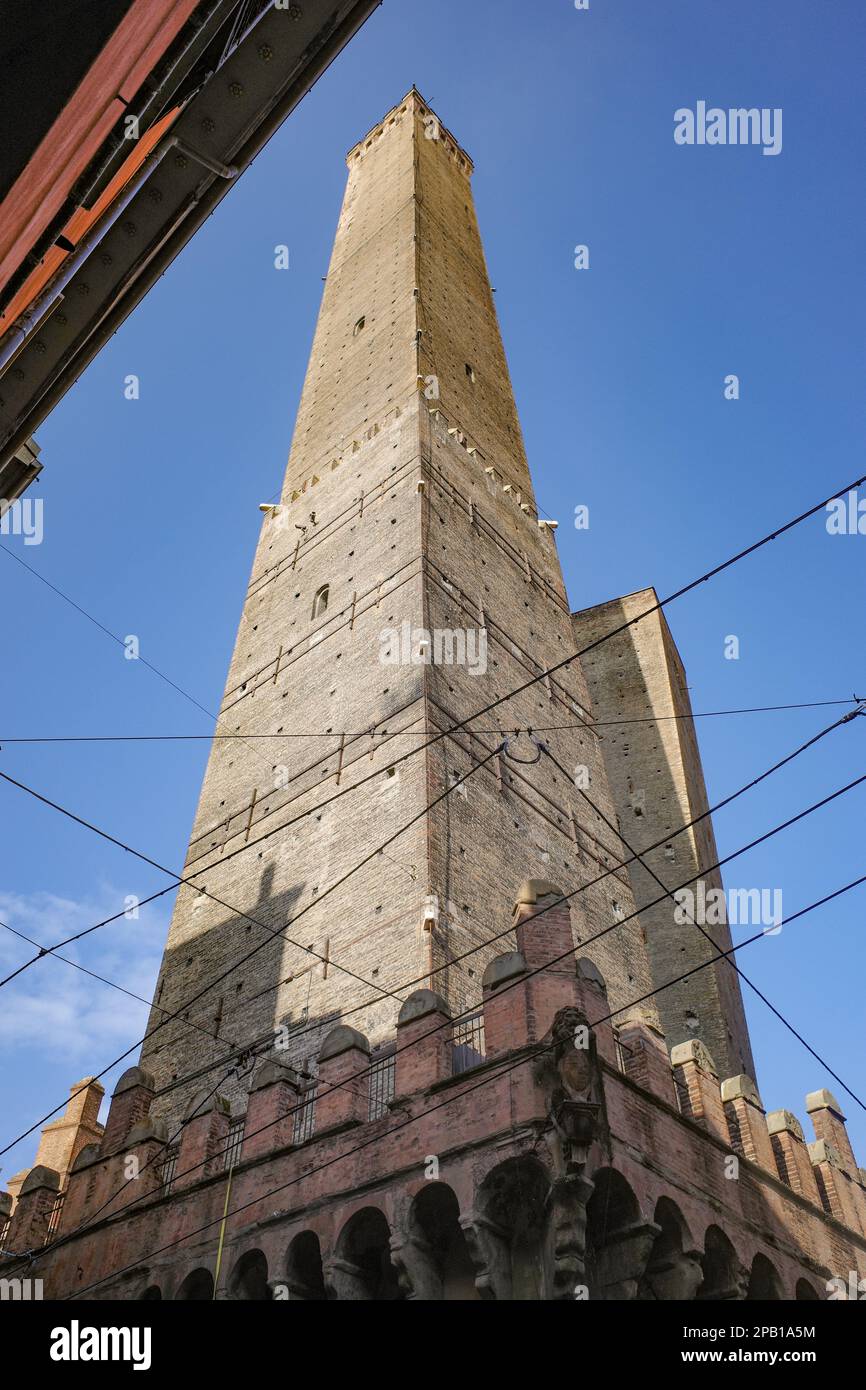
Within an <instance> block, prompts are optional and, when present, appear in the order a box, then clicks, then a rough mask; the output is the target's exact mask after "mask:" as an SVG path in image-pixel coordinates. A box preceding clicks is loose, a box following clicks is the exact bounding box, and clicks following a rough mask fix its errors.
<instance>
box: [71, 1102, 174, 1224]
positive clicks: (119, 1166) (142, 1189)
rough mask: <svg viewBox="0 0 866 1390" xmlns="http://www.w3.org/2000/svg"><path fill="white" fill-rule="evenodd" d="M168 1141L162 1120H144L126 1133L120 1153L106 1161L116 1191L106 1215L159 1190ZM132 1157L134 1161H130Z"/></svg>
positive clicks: (142, 1201)
mask: <svg viewBox="0 0 866 1390" xmlns="http://www.w3.org/2000/svg"><path fill="white" fill-rule="evenodd" d="M167 1141H168V1130H167V1129H166V1126H165V1124H164V1122H163V1121H162V1120H151V1119H147V1120H145V1122H144V1124H141V1125H134V1126H133V1128H132V1129H131V1130H130V1131H129V1134H128V1135H127V1136H126V1143H125V1144H124V1148H123V1153H122V1154H118V1155H117V1160H116V1161H113V1162H112V1163H110V1164H109V1169H110V1170H111V1177H112V1184H113V1190H114V1191H116V1192H117V1193H118V1195H117V1197H115V1199H114V1201H113V1202H112V1203H111V1205H110V1206H108V1207H107V1208H106V1214H107V1215H109V1216H111V1215H113V1214H114V1212H116V1211H119V1210H120V1208H121V1207H124V1206H126V1205H127V1204H128V1203H130V1202H141V1203H144V1201H145V1199H146V1198H147V1197H155V1196H156V1195H157V1194H158V1193H159V1191H160V1190H161V1188H162V1161H163V1158H164V1156H165V1150H166V1145H167ZM133 1158H134V1159H135V1160H136V1162H135V1164H134V1165H133V1164H132V1163H131V1162H130V1161H129V1160H130V1159H133ZM119 1189H120V1190H119ZM103 1200H104V1199H103ZM64 1215H65V1209H64Z"/></svg>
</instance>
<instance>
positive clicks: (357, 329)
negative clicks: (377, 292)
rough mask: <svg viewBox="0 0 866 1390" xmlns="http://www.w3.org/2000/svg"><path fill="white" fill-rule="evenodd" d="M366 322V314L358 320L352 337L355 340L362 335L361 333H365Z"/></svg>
mask: <svg viewBox="0 0 866 1390" xmlns="http://www.w3.org/2000/svg"><path fill="white" fill-rule="evenodd" d="M366 322H367V318H366V315H365V314H362V315H361V317H360V318H359V319H358V321H357V323H356V324H355V327H354V328H353V329H352V337H353V338H357V336H358V334H359V333H361V332H363V328H364V324H365V323H366Z"/></svg>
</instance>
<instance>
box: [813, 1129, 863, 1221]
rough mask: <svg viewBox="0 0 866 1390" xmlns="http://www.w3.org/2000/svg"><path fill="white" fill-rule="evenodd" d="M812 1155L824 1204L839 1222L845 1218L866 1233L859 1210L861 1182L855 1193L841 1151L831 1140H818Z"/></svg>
mask: <svg viewBox="0 0 866 1390" xmlns="http://www.w3.org/2000/svg"><path fill="white" fill-rule="evenodd" d="M809 1157H810V1158H811V1160H812V1163H813V1165H814V1168H815V1177H816V1179H817V1182H818V1190H819V1192H820V1193H821V1196H822V1198H823V1201H824V1205H825V1206H826V1207H829V1209H830V1212H831V1213H832V1215H833V1216H835V1218H836V1220H837V1221H841V1222H842V1224H843V1225H845V1226H848V1227H849V1228H850V1229H851V1230H852V1231H857V1232H858V1234H860V1235H864V1234H866V1226H864V1223H863V1221H862V1220H861V1216H860V1211H859V1193H860V1192H861V1191H862V1188H860V1185H859V1183H858V1185H857V1190H856V1192H855V1189H854V1184H853V1182H852V1181H851V1179H850V1178H849V1177H848V1174H847V1173H846V1171H845V1168H844V1165H843V1162H842V1156H841V1154H840V1153H839V1150H838V1149H837V1148H836V1147H835V1145H834V1144H831V1143H830V1142H829V1141H828V1140H827V1139H817V1140H816V1141H815V1143H814V1144H810V1145H809Z"/></svg>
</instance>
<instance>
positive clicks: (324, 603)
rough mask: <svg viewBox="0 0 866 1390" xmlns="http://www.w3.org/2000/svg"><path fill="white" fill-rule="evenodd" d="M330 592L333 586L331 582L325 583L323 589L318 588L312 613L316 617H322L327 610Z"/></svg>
mask: <svg viewBox="0 0 866 1390" xmlns="http://www.w3.org/2000/svg"><path fill="white" fill-rule="evenodd" d="M330 592H331V586H330V585H329V584H323V585H322V587H321V589H318V590H317V591H316V597H315V598H314V599H313V612H312V615H311V616H312V617H313V618H314V619H315V618H321V616H322V614H323V613H325V612H326V611H327V608H328V598H329V595H330Z"/></svg>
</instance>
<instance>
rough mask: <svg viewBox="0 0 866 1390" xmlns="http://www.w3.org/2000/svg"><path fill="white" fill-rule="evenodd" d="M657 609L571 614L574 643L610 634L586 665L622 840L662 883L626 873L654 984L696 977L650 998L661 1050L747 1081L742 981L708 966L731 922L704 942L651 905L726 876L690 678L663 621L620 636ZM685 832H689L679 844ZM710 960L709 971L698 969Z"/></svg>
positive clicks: (639, 596)
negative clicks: (685, 1049)
mask: <svg viewBox="0 0 866 1390" xmlns="http://www.w3.org/2000/svg"><path fill="white" fill-rule="evenodd" d="M657 603H658V595H657V594H656V592H655V590H654V589H641V590H639V591H638V592H637V593H635V594H626V595H625V596H624V597H623V598H617V599H612V600H610V602H608V603H600V604H598V605H596V607H594V608H586V609H584V610H583V612H581V613H575V614H574V615H573V622H574V645H575V648H576V649H577V650H582V649H583V648H585V647H589V646H590V645H591V644H594V643H596V642H598V639H599V638H601V637H605V636H607V634H609V633H612V632H613V633H614V635H613V636H611V637H610V638H609V639H608V640H606V641H604V642H601V643H599V645H597V646H593V648H592V650H591V651H587V653H586V655H585V656H584V657H583V658H582V661H581V664H582V666H583V668H584V671H585V673H586V676H587V679H588V681H589V686H590V694H591V697H592V704H593V710H594V713H595V717H596V719H597V720H598V721H599V732H600V735H601V746H602V752H603V754H604V760H605V767H606V768H607V775H608V779H609V782H610V788H611V791H612V793H613V796H614V800H615V801H616V804H617V807H618V809H619V813H620V816H621V817H622V828H623V833H624V834H625V836H626V838H627V839H628V842H629V844H630V845H631V846H632V848H633V849H635V850H636V851H637V852H638V853H639V854H640V855H641V858H642V859H643V861H644V863H646V864H647V865H648V866H649V867H650V868H651V869H652V870H653V873H654V874H656V875H657V878H653V877H652V875H651V874H650V873H648V872H647V870H646V869H645V868H644V867H643V864H641V863H639V862H637V861H633V862H632V863H631V864H630V865H629V874H630V876H631V881H632V888H633V890H634V893H635V897H636V898H637V901H638V902H639V903H640V904H641V915H640V920H641V925H642V927H643V929H644V931H645V932H646V936H647V948H648V951H649V960H650V969H651V971H652V977H653V984H654V985H655V986H656V987H657V988H658V987H660V986H662V985H668V982H669V981H671V980H675V979H677V980H678V977H679V976H681V975H684V974H686V972H688V971H695V973H694V974H689V975H688V976H687V978H686V979H684V980H680V981H679V982H678V983H677V984H675V985H673V986H672V987H669V988H665V989H663V990H662V991H661V993H660V994H659V995H658V996H657V999H658V1010H659V1017H660V1019H661V1024H662V1030H663V1032H664V1035H665V1038H666V1040H667V1044H668V1047H676V1046H678V1045H679V1044H680V1043H685V1042H689V1041H691V1040H692V1039H693V1038H697V1039H699V1040H700V1041H701V1042H703V1043H704V1044H705V1045H706V1046H707V1047H708V1048H709V1051H710V1054H711V1056H712V1057H713V1060H714V1061H715V1062H716V1064H717V1066H718V1067H719V1068H720V1069H721V1072H722V1074H723V1075H725V1076H735V1075H736V1074H737V1073H741V1072H742V1073H745V1074H746V1075H747V1076H750V1077H753V1078H754V1077H755V1066H754V1062H753V1060H752V1049H751V1044H750V1042H749V1030H748V1027H747V1026H746V1015H745V1011H744V1009H743V1000H742V995H741V993H740V981H739V977H738V975H737V972H736V971H735V970H734V969H732V967H731V964H730V962H729V960H717V961H716V962H715V963H714V964H710V963H709V962H710V957H711V956H713V955H715V954H717V952H719V951H729V950H730V947H731V932H730V927H729V926H728V923H727V921H726V920H722V921H721V922H718V921H715V922H713V921H707V922H705V923H703V924H702V925H703V926H704V931H705V932H706V935H702V934H701V932H699V931H697V930H696V929H695V927H694V926H691V925H690V924H689V923H688V922H687V921H686V922H682V921H677V920H676V906H675V904H674V903H673V902H672V901H671V899H670V898H665V899H663V900H662V901H661V902H659V901H658V899H659V897H660V893H661V890H660V888H659V885H658V881H657V879H661V881H662V883H663V884H664V885H665V886H666V887H668V888H672V889H674V888H677V887H678V885H679V884H682V883H689V882H690V881H692V880H695V879H697V880H698V881H701V882H703V884H704V888H705V891H706V892H710V891H711V890H713V889H721V888H722V878H721V874H720V872H719V870H718V869H716V868H713V867H712V866H713V865H715V864H716V863H718V859H719V853H718V850H717V848H716V838H715V834H714V833H713V823H712V820H711V818H710V816H709V815H708V814H707V812H708V809H709V803H708V801H707V789H706V786H705V785H704V774H703V769H702V767H701V756H700V752H699V750H698V743H697V738H696V736H695V726H694V720H693V718H692V707H691V702H690V700H689V695H688V686H687V684H686V673H685V670H684V669H683V664H682V661H681V659H680V655H679V652H678V651H677V649H676V646H675V645H674V641H673V638H672V637H671V634H670V630H669V628H668V625H667V622H666V620H665V616H664V613H663V612H654V613H650V614H649V616H648V617H646V618H643V619H642V620H641V621H640V622H637V623H632V625H631V626H630V627H625V624H626V623H629V622H630V621H631V620H632V619H634V618H636V617H637V616H638V615H639V614H641V613H646V612H647V610H648V609H652V608H654V607H655V606H656V604H657ZM619 628H624V630H623V631H616V629H619ZM618 720H622V721H624V722H623V723H617V721H618ZM693 821H696V822H697V824H695V825H692V822H693ZM683 825H688V826H690V827H691V828H690V829H689V830H687V831H685V832H684V833H682V834H677V833H676V832H677V830H678V828H679V827H680V826H683ZM734 872H736V870H734ZM695 886H696V885H695V883H694V882H693V883H692V887H693V888H694V887H695ZM646 904H652V906H646ZM707 937H709V938H710V939H711V940H707ZM711 941H712V943H713V944H711ZM705 962H706V963H707V964H706V968H705V969H703V968H701V969H696V967H702V966H703V965H704V963H705Z"/></svg>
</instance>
